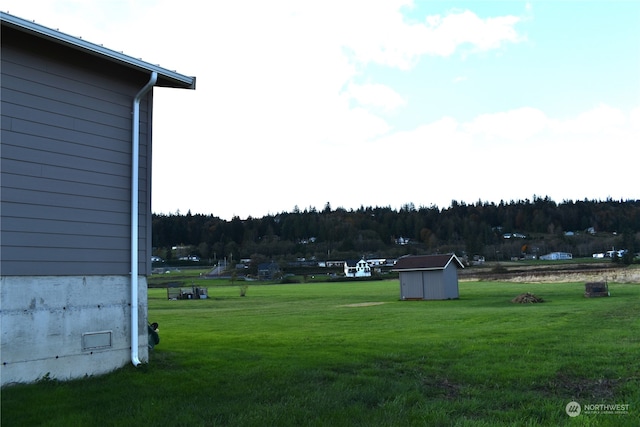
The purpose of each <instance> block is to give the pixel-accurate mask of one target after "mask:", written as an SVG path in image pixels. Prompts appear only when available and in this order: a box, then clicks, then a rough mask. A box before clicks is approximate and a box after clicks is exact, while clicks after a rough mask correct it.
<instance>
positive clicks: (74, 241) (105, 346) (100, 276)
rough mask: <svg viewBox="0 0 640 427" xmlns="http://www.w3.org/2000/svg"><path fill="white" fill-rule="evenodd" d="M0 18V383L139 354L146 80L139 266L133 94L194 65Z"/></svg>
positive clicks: (143, 330) (146, 115)
mask: <svg viewBox="0 0 640 427" xmlns="http://www.w3.org/2000/svg"><path fill="white" fill-rule="evenodd" d="M0 18H1V22H2V55H1V58H0V61H1V62H0V71H1V73H2V78H1V81H0V82H1V92H0V98H1V104H0V108H1V110H2V122H1V135H0V136H1V140H2V146H1V151H0V154H1V156H0V184H1V189H0V190H1V196H2V197H1V200H0V215H1V217H2V218H1V220H0V239H1V242H2V245H1V249H0V258H1V260H0V273H1V275H0V301H2V305H1V306H0V323H1V324H2V328H1V331H0V333H1V334H0V335H1V343H0V348H2V352H1V353H0V358H1V364H0V366H2V375H1V376H0V382H1V385H3V386H4V385H6V384H12V383H16V382H32V381H35V380H37V379H38V378H41V377H43V376H44V375H50V376H51V378H56V379H69V378H77V377H83V376H85V375H95V374H100V373H105V372H109V371H111V370H113V369H116V368H119V367H121V366H123V365H124V364H126V363H127V362H128V361H131V362H132V363H133V364H134V365H139V364H140V363H142V362H145V361H147V360H148V356H149V353H148V346H147V326H146V324H147V280H146V277H145V276H146V275H147V274H149V273H150V267H151V265H150V264H151V262H150V255H151V191H150V190H151V179H150V178H151V127H152V107H153V97H152V91H150V92H147V94H146V95H145V97H144V98H143V99H142V100H141V103H140V120H139V127H140V132H139V142H140V155H139V159H138V160H139V166H138V168H137V172H138V176H139V179H138V183H137V184H138V188H139V192H138V200H139V202H138V212H139V215H138V229H137V230H136V231H137V233H135V234H137V242H138V248H139V249H138V252H137V254H136V255H137V256H138V263H137V264H138V276H137V277H131V276H132V270H135V269H134V268H132V266H131V233H132V231H131V211H132V207H131V188H132V184H131V176H132V171H131V169H132V159H131V153H132V140H133V136H132V128H133V124H132V120H133V115H132V110H133V100H134V97H135V96H136V95H137V94H138V93H139V91H140V90H141V89H142V88H143V87H145V86H146V85H147V83H148V82H150V77H151V76H154V77H156V76H157V77H158V80H157V81H156V82H155V84H156V85H158V86H166V87H175V88H188V89H195V78H190V77H187V76H183V75H180V74H177V73H175V72H172V71H169V70H165V69H162V68H160V67H158V66H154V65H151V64H147V63H144V62H142V61H140V60H136V59H134V58H130V57H126V56H125V55H122V54H119V53H117V52H114V51H111V50H108V49H105V48H103V47H101V46H97V45H93V44H91V43H89V42H85V41H84V40H80V39H77V38H74V37H71V36H68V35H65V34H63V33H59V32H57V31H54V30H51V29H47V28H46V27H42V26H40V25H38V24H35V23H32V22H31V21H26V20H23V19H20V18H17V17H14V16H11V15H8V14H5V13H3V12H0ZM135 342H137V344H135ZM134 346H135V347H134Z"/></svg>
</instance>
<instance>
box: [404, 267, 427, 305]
mask: <svg viewBox="0 0 640 427" xmlns="http://www.w3.org/2000/svg"><path fill="white" fill-rule="evenodd" d="M422 289H423V288H422V275H421V274H420V273H419V272H416V273H413V272H412V273H401V274H400V298H401V299H414V298H419V299H422V298H423V297H424V294H423V291H422Z"/></svg>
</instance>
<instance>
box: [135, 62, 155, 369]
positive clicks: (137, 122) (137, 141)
mask: <svg viewBox="0 0 640 427" xmlns="http://www.w3.org/2000/svg"><path fill="white" fill-rule="evenodd" d="M157 81H158V73H157V72H155V71H154V72H152V73H151V77H150V78H149V81H148V82H147V84H146V85H145V86H144V87H143V88H142V89H140V91H139V92H138V93H137V94H136V96H135V98H134V99H133V112H132V115H133V117H132V137H131V363H132V364H133V365H134V366H139V365H140V364H141V363H142V362H140V358H139V356H138V333H139V330H138V214H139V208H138V191H139V177H138V171H139V153H140V101H141V100H142V97H143V96H145V95H146V94H147V92H149V91H150V90H151V88H153V86H154V85H155V84H156V82H157Z"/></svg>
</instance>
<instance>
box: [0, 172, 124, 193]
mask: <svg viewBox="0 0 640 427" xmlns="http://www.w3.org/2000/svg"><path fill="white" fill-rule="evenodd" d="M3 166H4V164H3ZM45 169H50V167H48V166H47V167H45ZM59 169H60V168H59ZM60 172H61V173H63V172H64V173H65V174H66V176H61V177H60V179H51V178H48V177H45V178H40V177H33V176H28V175H14V174H8V173H4V174H2V183H3V187H5V186H6V187H8V188H14V189H24V190H33V189H37V190H38V191H44V192H47V193H54V194H66V195H74V196H80V197H90V198H95V199H111V200H127V198H130V197H131V196H130V191H129V189H128V188H127V187H126V186H120V187H115V186H107V185H99V184H97V183H90V184H86V183H84V182H79V181H74V180H73V179H72V177H71V176H72V175H74V174H71V173H69V172H74V171H73V170H69V169H60ZM75 172H76V174H77V172H78V171H75ZM70 175H71V176H70ZM111 178H112V179H114V180H115V178H117V177H111ZM106 184H111V183H110V182H106Z"/></svg>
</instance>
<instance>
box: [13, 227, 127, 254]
mask: <svg viewBox="0 0 640 427" xmlns="http://www.w3.org/2000/svg"><path fill="white" fill-rule="evenodd" d="M2 246H5V247H11V246H16V247H19V246H23V247H28V248H50V249H73V248H84V249H89V250H94V249H99V250H126V249H127V248H128V247H129V246H130V239H129V238H127V237H125V236H122V237H113V236H96V235H93V234H91V235H83V234H61V233H33V232H29V233H25V232H18V231H3V233H2Z"/></svg>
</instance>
